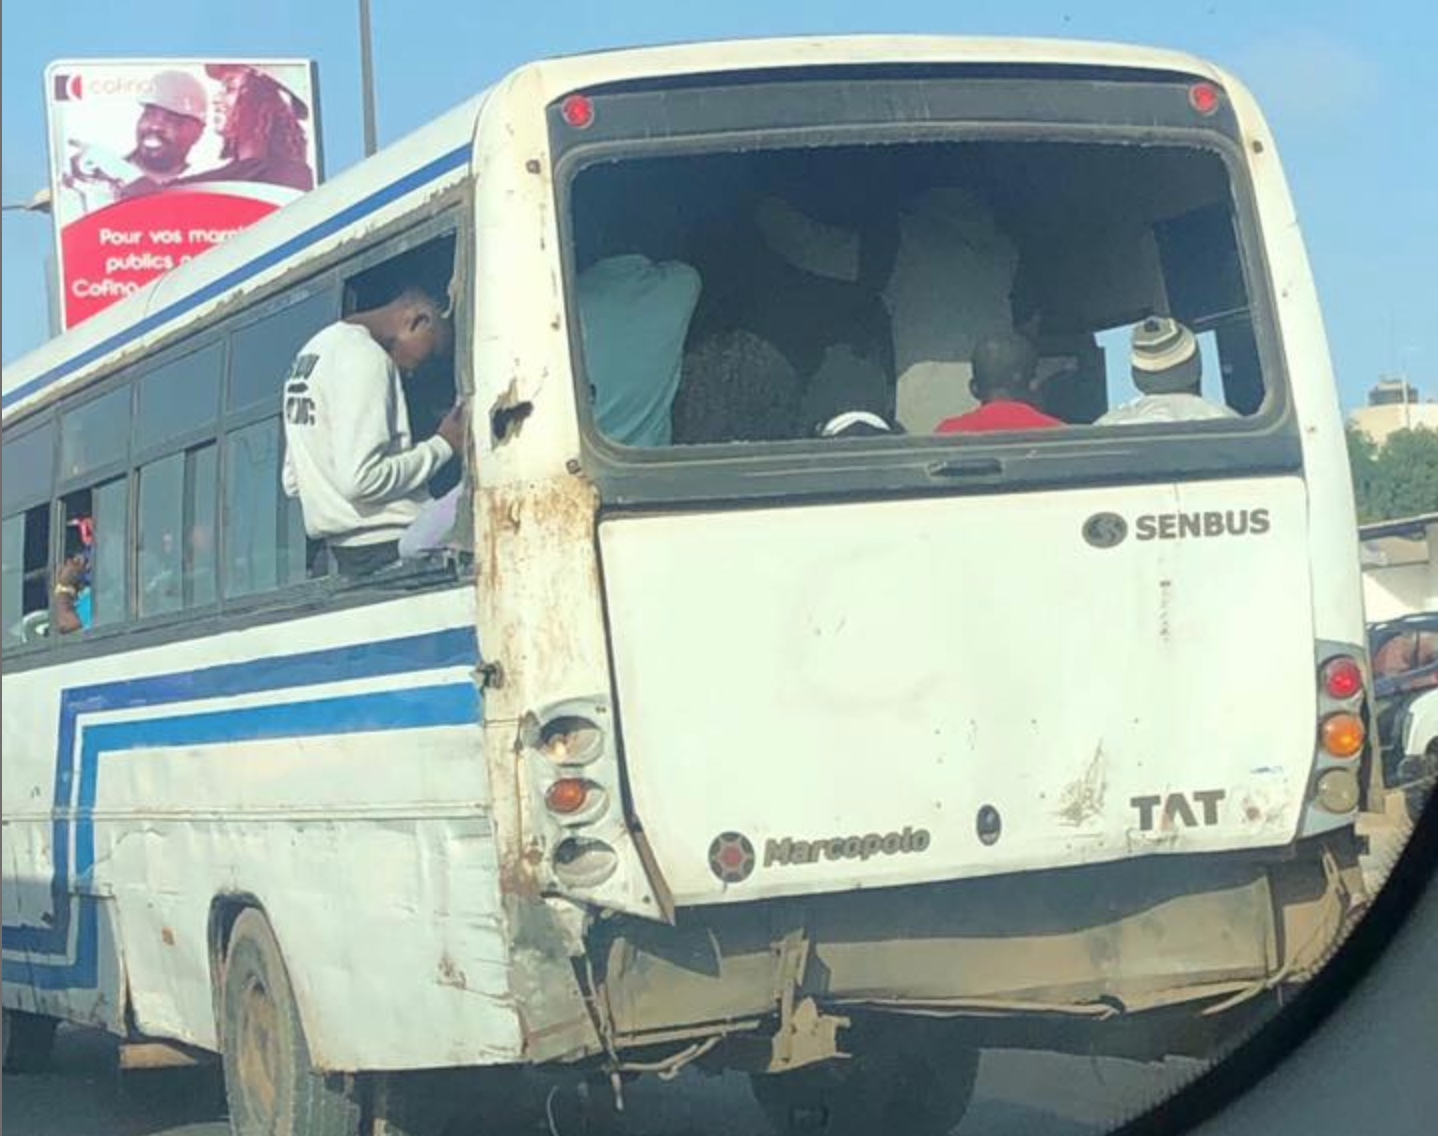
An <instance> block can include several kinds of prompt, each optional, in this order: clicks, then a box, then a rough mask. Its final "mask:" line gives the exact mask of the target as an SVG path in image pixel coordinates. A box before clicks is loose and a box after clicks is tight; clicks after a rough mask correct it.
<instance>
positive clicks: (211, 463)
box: [184, 445, 220, 607]
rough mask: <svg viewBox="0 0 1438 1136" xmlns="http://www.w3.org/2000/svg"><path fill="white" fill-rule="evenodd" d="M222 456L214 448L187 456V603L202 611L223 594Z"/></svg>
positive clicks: (198, 450)
mask: <svg viewBox="0 0 1438 1136" xmlns="http://www.w3.org/2000/svg"><path fill="white" fill-rule="evenodd" d="M219 475H220V455H219V451H218V448H217V447H215V446H214V445H209V446H201V447H199V448H198V449H194V450H191V451H189V453H187V454H186V455H185V565H184V567H185V603H186V605H187V606H189V607H201V606H203V605H205V604H211V603H214V602H215V598H216V596H217V595H218V594H219V593H218V589H217V587H216V582H215V573H216V571H217V569H218V567H219V556H218V548H219V526H218V525H217V524H216V523H215V510H216V508H217V507H218V501H219Z"/></svg>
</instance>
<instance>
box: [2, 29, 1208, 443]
mask: <svg viewBox="0 0 1438 1136" xmlns="http://www.w3.org/2000/svg"><path fill="white" fill-rule="evenodd" d="M954 63H976V64H1015V65H1029V66H1045V65H1054V66H1078V67H1093V68H1115V69H1125V70H1128V69H1134V70H1150V71H1169V72H1178V73H1183V74H1191V75H1195V76H1202V77H1205V78H1210V79H1213V80H1215V81H1217V82H1221V83H1223V84H1225V85H1231V84H1232V80H1231V79H1230V78H1229V77H1228V76H1227V75H1225V74H1224V73H1223V72H1221V71H1220V70H1219V69H1218V68H1216V67H1215V66H1214V65H1213V64H1211V63H1208V62H1206V61H1204V60H1201V59H1199V58H1197V57H1195V56H1191V55H1187V54H1183V53H1180V52H1174V51H1167V50H1160V49H1154V48H1145V47H1135V46H1127V45H1121V44H1108V43H1087V42H1079V41H1073V40H1058V39H1003V38H965V37H954V36H907V35H906V36H818V37H792V38H780V39H751V40H730V41H711V42H702V43H683V44H673V45H667V46H661V47H639V48H623V49H617V50H612V51H602V52H593V53H588V54H583V55H573V56H566V57H559V58H553V59H546V60H541V61H538V62H535V63H530V64H526V65H524V66H523V67H521V68H519V69H518V70H517V71H515V72H514V73H513V74H512V75H511V76H510V80H509V81H513V80H517V79H519V78H520V77H521V76H527V77H532V78H534V79H537V85H538V88H539V95H540V98H541V101H543V102H546V103H547V102H549V101H551V100H553V99H555V98H558V97H560V96H562V95H564V94H566V93H568V92H570V91H574V90H579V89H583V88H587V87H598V86H603V85H607V84H611V83H617V82H624V81H628V80H638V79H646V78H648V79H658V78H665V77H670V76H681V75H693V74H706V73H719V72H731V71H754V70H771V69H772V70H779V69H786V70H787V69H792V68H796V67H821V66H829V67H835V66H847V65H874V64H908V65H914V64H918V65H924V64H929V65H937V64H954ZM509 81H506V83H503V84H501V86H504V85H507V83H508V82H509ZM496 89H497V88H496ZM484 98H485V95H484V94H480V95H477V96H475V97H473V98H471V99H469V100H468V101H466V102H465V103H463V104H461V105H460V106H458V107H456V108H454V109H453V110H451V111H450V112H448V113H447V114H445V115H443V116H441V117H439V118H438V119H436V120H434V121H433V122H431V123H429V124H428V125H426V126H424V127H423V128H421V129H420V130H417V131H415V132H414V133H413V134H410V135H409V136H407V137H405V138H403V139H401V140H400V141H398V142H396V143H394V144H393V145H391V146H388V147H386V148H385V149H384V150H382V151H381V152H380V153H379V154H376V155H374V156H373V157H371V158H367V159H365V160H364V161H362V162H359V163H358V164H356V165H354V166H352V167H351V168H349V169H348V170H346V171H345V172H344V173H342V174H340V175H339V176H337V177H335V178H334V179H332V180H330V181H328V182H326V183H324V184H323V185H321V186H319V187H317V188H316V189H314V190H312V191H311V192H309V193H307V194H305V195H304V196H302V197H300V198H299V199H298V200H296V201H295V202H293V203H291V204H290V205H287V206H285V207H284V208H282V209H280V210H277V211H276V212H275V213H273V214H271V215H270V216H268V217H266V218H264V219H263V220H262V221H260V222H258V223H257V224H255V225H253V226H251V227H250V228H248V229H247V230H245V231H244V232H243V233H240V234H239V235H237V236H235V237H234V238H232V239H231V240H229V241H227V242H225V243H224V244H223V245H221V246H218V247H216V248H214V249H212V250H210V251H209V252H207V253H206V254H205V255H203V256H201V257H198V258H197V259H195V260H193V261H191V262H189V263H188V264H184V265H181V266H180V267H178V268H176V269H174V270H173V271H171V272H169V273H167V274H166V275H164V276H162V277H160V278H159V279H158V280H156V281H154V282H153V283H151V284H149V285H147V286H146V287H144V288H142V289H140V290H139V291H137V292H136V293H135V294H134V295H132V296H129V297H127V298H125V299H124V300H121V301H120V302H118V303H116V304H113V305H112V306H111V307H109V308H107V309H106V310H105V311H104V312H102V313H100V314H99V315H97V316H95V317H93V318H92V319H89V320H87V321H86V322H85V323H84V324H82V325H80V326H79V327H78V328H75V329H73V330H71V331H69V332H67V333H65V334H64V335H61V336H57V337H56V338H54V339H52V340H50V341H49V342H48V343H46V344H44V345H43V346H41V347H39V348H37V349H36V350H34V351H32V352H30V353H29V354H28V355H26V356H24V357H23V358H21V359H19V360H17V361H16V362H15V363H13V364H11V365H9V366H7V367H6V368H5V369H4V374H3V382H0V408H3V415H4V417H5V418H9V417H11V415H12V414H14V413H17V412H20V411H23V410H26V409H29V408H31V407H33V406H36V405H39V404H40V403H41V402H42V401H48V400H47V399H46V398H45V397H44V396H47V395H56V394H58V393H59V392H60V390H61V389H62V388H67V387H70V386H72V385H75V384H77V383H79V382H81V381H82V380H83V379H84V378H85V377H86V376H87V375H88V374H90V373H93V372H94V371H96V370H98V369H99V368H101V367H104V366H106V365H108V364H110V363H112V362H113V361H114V360H115V359H117V358H118V357H120V356H121V355H123V354H125V353H127V352H139V351H143V350H144V349H145V346H146V345H147V344H148V343H150V342H152V341H153V340H154V339H157V338H159V337H161V336H165V335H168V334H169V333H170V332H172V331H173V330H174V329H175V327H176V326H177V322H178V321H180V320H183V319H184V318H186V317H187V316H192V315H195V314H198V313H199V312H200V310H202V309H204V308H206V307H209V306H213V305H214V304H217V303H219V302H221V301H222V300H223V299H224V298H225V297H226V296H228V295H230V294H231V293H234V292H243V291H248V290H252V289H254V288H257V287H259V286H260V285H262V284H265V283H267V282H268V281H269V280H271V279H273V278H274V277H275V276H277V275H278V274H279V273H280V272H281V271H282V270H283V267H284V264H285V262H286V261H287V260H288V259H289V258H291V257H293V256H295V255H297V254H298V253H300V252H302V251H305V250H306V249H311V248H314V247H315V246H317V245H320V244H322V243H324V242H326V241H327V240H330V239H333V238H334V237H335V235H336V234H338V233H340V232H341V231H343V230H345V229H348V228H349V227H350V226H351V225H354V224H357V223H362V222H363V221H364V220H365V218H366V217H374V216H376V215H378V214H380V213H381V211H382V210H384V208H385V207H386V206H389V205H392V204H393V203H394V202H396V201H397V200H399V199H400V198H402V197H405V196H407V195H409V194H411V193H418V192H420V191H422V190H426V189H427V190H429V191H430V192H434V191H436V190H438V189H443V188H445V187H447V186H448V185H450V184H453V183H454V182H457V181H459V180H461V179H462V177H463V172H464V170H465V169H466V168H467V164H468V158H469V150H470V145H471V142H472V139H473V135H474V129H475V123H476V120H477V117H478V114H479V110H480V106H481V105H482V103H483V100H484Z"/></svg>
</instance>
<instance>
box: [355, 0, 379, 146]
mask: <svg viewBox="0 0 1438 1136" xmlns="http://www.w3.org/2000/svg"><path fill="white" fill-rule="evenodd" d="M359 18H360V83H361V85H362V86H363V87H364V152H365V157H366V158H368V157H369V156H370V155H371V154H373V153H374V152H375V150H376V149H378V145H377V143H376V141H375V113H374V47H373V44H372V43H371V40H370V21H369V0H359Z"/></svg>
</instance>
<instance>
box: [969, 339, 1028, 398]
mask: <svg viewBox="0 0 1438 1136" xmlns="http://www.w3.org/2000/svg"><path fill="white" fill-rule="evenodd" d="M1038 361H1039V356H1038V351H1037V350H1035V348H1034V345H1033V344H1032V343H1031V342H1030V341H1029V340H1028V339H1027V338H1025V337H1024V336H1022V335H1019V334H1018V333H1017V332H1013V333H1010V334H1001V335H991V336H988V337H987V338H985V339H981V340H979V343H978V346H977V347H975V348H974V359H973V366H974V377H973V379H972V380H970V382H969V389H970V390H971V391H973V394H974V397H975V398H976V399H978V400H979V401H980V402H997V401H999V400H1007V401H1012V402H1027V403H1032V402H1033V401H1034V399H1035V398H1036V395H1035V393H1034V371H1035V370H1036V368H1037V367H1038Z"/></svg>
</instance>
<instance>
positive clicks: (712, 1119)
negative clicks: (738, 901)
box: [3, 1031, 1199, 1136]
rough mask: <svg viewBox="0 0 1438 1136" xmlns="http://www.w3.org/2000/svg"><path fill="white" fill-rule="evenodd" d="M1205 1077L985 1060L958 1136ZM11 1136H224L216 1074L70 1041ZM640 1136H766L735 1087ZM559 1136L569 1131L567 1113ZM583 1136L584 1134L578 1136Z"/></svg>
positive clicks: (1127, 1099)
mask: <svg viewBox="0 0 1438 1136" xmlns="http://www.w3.org/2000/svg"><path fill="white" fill-rule="evenodd" d="M1198 1068H1199V1066H1198V1065H1197V1063H1195V1062H1192V1061H1179V1060H1173V1061H1169V1062H1166V1063H1164V1064H1160V1065H1141V1064H1136V1063H1134V1062H1128V1061H1111V1060H1102V1059H1089V1058H1077V1057H1066V1056H1062V1055H1060V1054H1050V1053H1021V1052H1017V1051H1006V1050H989V1051H986V1052H985V1053H984V1055H983V1061H982V1064H981V1066H980V1069H979V1082H978V1088H977V1092H976V1096H975V1100H974V1103H973V1105H972V1107H971V1108H970V1110H969V1113H968V1115H967V1116H966V1117H965V1118H964V1121H963V1123H962V1124H961V1125H960V1126H959V1128H958V1130H957V1131H956V1133H955V1136H1019V1134H1026V1133H1032V1132H1043V1133H1044V1136H1092V1134H1098V1133H1102V1132H1105V1131H1107V1130H1109V1129H1110V1128H1112V1127H1113V1126H1115V1125H1116V1124H1117V1123H1119V1122H1120V1121H1122V1120H1124V1119H1125V1118H1127V1117H1128V1116H1130V1115H1132V1114H1133V1113H1135V1112H1138V1111H1141V1110H1142V1109H1143V1108H1144V1106H1145V1105H1146V1104H1148V1103H1151V1102H1153V1101H1154V1100H1156V1099H1158V1098H1159V1097H1160V1096H1163V1095H1166V1094H1167V1093H1168V1092H1171V1091H1173V1089H1174V1088H1176V1087H1177V1086H1178V1085H1179V1084H1181V1083H1182V1082H1183V1081H1184V1080H1186V1079H1188V1078H1189V1077H1191V1076H1193V1075H1194V1073H1196V1072H1197V1070H1198ZM3 1088H4V1096H3V1109H4V1116H3V1127H4V1132H5V1136H227V1134H228V1133H229V1126H228V1125H227V1124H226V1123H225V1120H224V1109H223V1104H222V1100H221V1089H220V1079H219V1076H218V1074H217V1073H216V1072H215V1071H214V1070H211V1069H174V1070H159V1071H146V1072H129V1073H126V1074H124V1075H123V1076H122V1075H121V1074H120V1073H119V1072H118V1070H117V1068H116V1062H115V1048H114V1044H113V1042H112V1041H111V1040H110V1039H108V1038H107V1037H105V1036H103V1035H100V1034H96V1033H92V1032H87V1031H63V1032H62V1033H61V1035H60V1038H59V1040H58V1042H57V1045H56V1053H55V1062H54V1066H53V1069H52V1070H51V1072H49V1073H46V1074H44V1075H42V1076H19V1075H11V1074H6V1075H5V1078H4V1085H3ZM627 1106H628V1111H627V1117H628V1120H627V1124H626V1130H627V1131H628V1132H630V1133H633V1134H634V1136H761V1134H763V1133H764V1132H765V1131H766V1129H765V1126H764V1121H763V1117H762V1116H761V1114H760V1112H759V1110H758V1108H757V1107H756V1106H755V1105H754V1103H753V1102H752V1100H751V1099H750V1097H749V1092H748V1088H747V1086H746V1084H745V1082H744V1080H743V1078H741V1077H738V1076H726V1077H704V1076H701V1075H699V1074H695V1075H693V1076H689V1075H686V1076H682V1077H680V1078H679V1079H677V1080H676V1081H674V1082H673V1083H668V1084H665V1083H661V1082H659V1081H658V1080H656V1079H654V1078H647V1079H645V1080H643V1081H641V1082H639V1083H638V1084H636V1085H635V1086H633V1087H632V1088H631V1089H630V1090H629V1092H628V1094H627ZM559 1115H560V1118H561V1122H560V1125H559V1132H560V1136H570V1134H569V1133H566V1131H565V1124H564V1121H563V1117H564V1110H563V1109H562V1108H561V1109H560V1110H559ZM497 1132H502V1133H503V1134H504V1136H510V1134H515V1136H546V1134H547V1132H548V1124H547V1122H546V1119H545V1114H544V1109H543V1107H542V1097H536V1099H535V1100H534V1101H533V1102H525V1103H524V1104H521V1106H520V1107H519V1109H518V1113H517V1115H516V1116H514V1117H513V1118H509V1119H506V1120H505V1122H504V1123H503V1125H502V1126H500V1125H495V1126H493V1127H490V1128H488V1130H487V1131H484V1132H480V1131H478V1130H475V1131H473V1132H472V1133H471V1131H470V1130H468V1129H467V1128H466V1129H462V1130H460V1131H459V1132H457V1133H456V1134H455V1136H496V1133H497ZM574 1136H579V1133H578V1132H576V1133H574Z"/></svg>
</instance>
